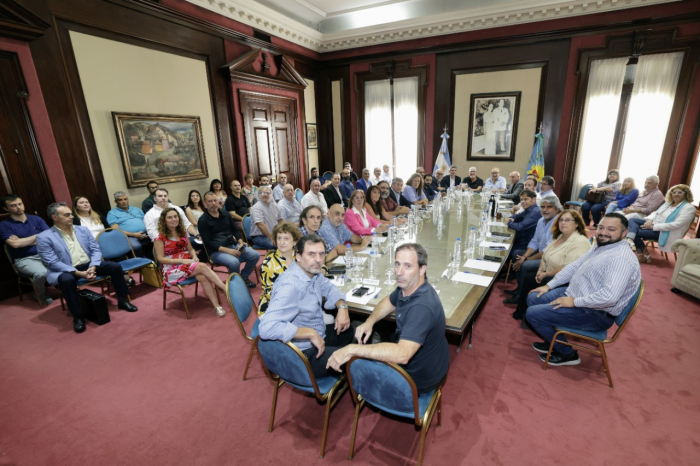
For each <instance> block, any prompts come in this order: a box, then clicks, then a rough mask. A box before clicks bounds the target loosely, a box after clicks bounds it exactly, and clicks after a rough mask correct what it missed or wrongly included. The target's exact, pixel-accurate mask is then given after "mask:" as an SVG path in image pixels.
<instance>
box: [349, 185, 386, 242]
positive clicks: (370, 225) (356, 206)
mask: <svg viewBox="0 0 700 466" xmlns="http://www.w3.org/2000/svg"><path fill="white" fill-rule="evenodd" d="M350 205H351V206H352V208H351V209H348V211H347V212H346V213H345V220H344V222H345V226H346V227H348V230H350V231H351V232H352V233H354V234H356V235H357V236H366V235H371V234H372V233H374V232H377V233H382V232H385V231H386V230H387V229H388V228H389V225H387V224H383V223H381V222H380V221H379V220H377V219H376V218H374V217H370V215H369V214H368V213H367V209H365V193H364V191H362V190H359V189H358V190H355V192H353V193H352V195H351V196H350Z"/></svg>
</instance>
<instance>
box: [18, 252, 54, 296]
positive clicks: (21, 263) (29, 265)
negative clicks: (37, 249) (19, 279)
mask: <svg viewBox="0 0 700 466" xmlns="http://www.w3.org/2000/svg"><path fill="white" fill-rule="evenodd" d="M15 268H16V269H17V271H18V272H19V273H21V274H22V275H23V276H25V277H29V278H31V279H32V282H34V286H35V287H36V292H37V293H39V298H40V299H42V300H46V267H45V266H44V263H43V262H42V261H41V257H39V255H38V254H35V255H33V256H27V257H22V258H21V259H16V260H15Z"/></svg>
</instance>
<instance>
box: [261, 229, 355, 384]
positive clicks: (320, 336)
mask: <svg viewBox="0 0 700 466" xmlns="http://www.w3.org/2000/svg"><path fill="white" fill-rule="evenodd" d="M295 250H296V256H295V262H293V263H292V265H290V266H289V268H288V269H287V270H286V272H284V273H283V274H282V275H280V276H279V277H278V278H277V280H276V281H275V286H274V287H273V288H272V296H271V297H270V304H269V305H268V308H267V311H266V312H265V314H264V315H263V316H262V317H261V318H260V338H262V339H263V340H282V341H283V342H285V343H286V342H289V341H291V342H292V343H294V345H295V346H296V347H297V348H299V349H300V350H301V351H302V352H303V353H304V355H305V356H306V357H307V359H308V360H309V364H311V369H312V370H313V373H314V375H315V376H316V377H325V376H327V375H329V373H334V372H333V371H332V370H330V371H329V369H328V368H327V367H326V362H327V361H328V358H329V356H330V355H331V354H332V353H333V352H334V351H336V350H337V349H339V348H342V347H343V346H346V345H348V344H349V343H350V342H351V341H352V337H353V334H352V332H351V331H349V328H350V317H349V315H348V305H347V304H345V294H344V293H343V292H342V291H340V290H339V289H338V288H337V287H336V286H335V285H333V284H332V283H331V281H330V280H328V279H327V278H326V277H324V276H323V274H322V273H321V267H322V266H323V261H324V258H325V256H326V247H325V245H324V243H323V239H322V238H321V237H320V236H318V235H305V236H303V237H302V238H301V239H300V240H299V241H298V242H297V244H296V246H295ZM300 298H303V299H300ZM323 298H325V299H326V303H325V306H323ZM322 306H323V307H325V308H326V309H333V308H334V307H335V308H338V315H337V316H336V318H335V324H329V325H326V324H325V323H324V322H323V312H322V310H321V309H322Z"/></svg>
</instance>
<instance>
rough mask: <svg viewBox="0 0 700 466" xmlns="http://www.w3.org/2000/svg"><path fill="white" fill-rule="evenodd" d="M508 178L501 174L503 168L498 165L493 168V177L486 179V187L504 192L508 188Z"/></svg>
mask: <svg viewBox="0 0 700 466" xmlns="http://www.w3.org/2000/svg"><path fill="white" fill-rule="evenodd" d="M506 187H507V185H506V179H505V178H503V177H502V176H501V170H500V168H498V167H495V168H492V169H491V178H488V179H487V180H486V181H484V189H490V190H491V191H498V192H499V193H502V192H503V191H505V190H506Z"/></svg>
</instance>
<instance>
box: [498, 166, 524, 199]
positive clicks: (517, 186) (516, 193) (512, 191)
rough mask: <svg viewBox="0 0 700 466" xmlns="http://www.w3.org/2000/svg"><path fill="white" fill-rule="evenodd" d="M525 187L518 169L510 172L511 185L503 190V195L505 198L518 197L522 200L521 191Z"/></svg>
mask: <svg viewBox="0 0 700 466" xmlns="http://www.w3.org/2000/svg"><path fill="white" fill-rule="evenodd" d="M523 189H525V187H524V185H523V182H522V181H520V173H518V172H517V171H512V172H510V186H509V187H508V188H506V190H505V191H503V194H501V197H502V198H503V199H511V200H512V199H518V200H520V192H521V191H522V190H523Z"/></svg>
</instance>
